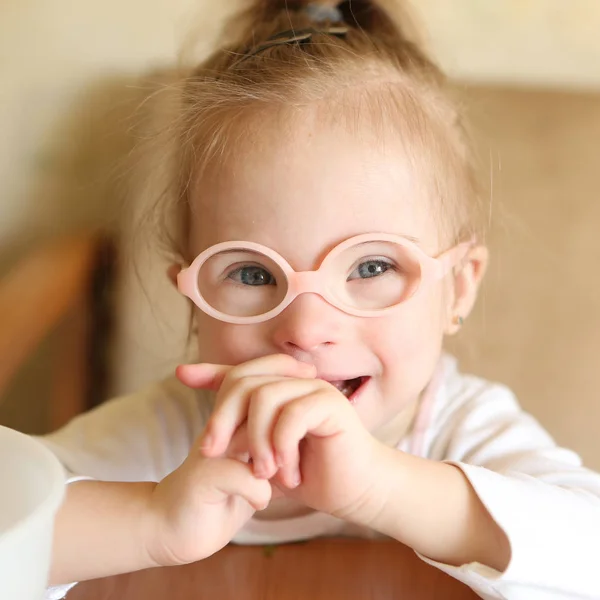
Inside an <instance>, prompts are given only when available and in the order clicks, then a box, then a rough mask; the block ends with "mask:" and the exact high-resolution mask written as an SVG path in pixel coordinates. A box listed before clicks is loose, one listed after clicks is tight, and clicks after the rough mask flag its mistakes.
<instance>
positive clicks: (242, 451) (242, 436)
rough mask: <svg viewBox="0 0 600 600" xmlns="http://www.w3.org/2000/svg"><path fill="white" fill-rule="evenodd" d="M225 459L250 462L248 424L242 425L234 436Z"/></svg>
mask: <svg viewBox="0 0 600 600" xmlns="http://www.w3.org/2000/svg"><path fill="white" fill-rule="evenodd" d="M225 458H233V459H235V460H239V461H240V462H245V463H247V462H249V461H250V450H249V445H248V423H242V425H240V426H239V427H238V428H237V430H236V431H235V433H234V434H233V437H232V438H231V442H230V443H229V446H228V447H227V451H226V452H225Z"/></svg>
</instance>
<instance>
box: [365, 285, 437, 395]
mask: <svg viewBox="0 0 600 600" xmlns="http://www.w3.org/2000/svg"><path fill="white" fill-rule="evenodd" d="M444 323H445V319H444V308H443V302H442V297H441V294H438V293H432V294H427V295H423V296H419V297H417V298H415V299H414V300H413V301H410V302H408V303H407V304H405V305H404V306H402V307H401V308H400V309H399V310H398V312H396V313H394V314H392V315H391V316H389V317H386V318H385V319H381V320H380V322H379V323H378V324H377V326H376V327H373V328H371V330H370V334H369V335H370V338H371V342H370V345H371V348H373V349H374V350H375V351H376V352H377V354H378V355H379V360H380V361H381V363H382V366H383V368H384V371H385V378H384V379H385V381H387V382H388V384H389V385H393V386H394V388H397V387H401V388H403V393H402V394H401V395H402V396H405V395H406V394H408V395H412V394H418V393H420V392H421V391H422V389H423V388H424V387H425V386H426V385H427V383H428V381H429V379H430V378H431V376H432V374H433V371H434V369H435V367H436V365H437V362H438V360H439V356H440V353H441V350H442V342H443V337H444V335H443V332H444Z"/></svg>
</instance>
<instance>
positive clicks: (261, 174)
mask: <svg viewBox="0 0 600 600" xmlns="http://www.w3.org/2000/svg"><path fill="white" fill-rule="evenodd" d="M315 119H316V116H315V115H311V113H310V111H308V110H307V111H304V112H303V114H302V120H298V121H297V122H295V123H294V124H290V123H288V124H287V126H286V127H285V128H284V127H275V126H272V127H270V126H269V124H268V123H264V124H262V126H261V129H260V133H259V135H258V136H256V137H253V138H252V140H251V143H246V144H244V145H243V147H242V146H240V147H239V148H237V149H236V151H235V152H234V153H232V155H231V156H230V158H229V159H228V160H226V161H225V162H224V164H220V165H219V169H218V172H216V171H214V172H212V173H208V174H205V177H204V178H203V179H202V187H201V188H200V187H198V192H199V193H197V200H196V202H195V203H194V204H193V205H192V222H191V238H190V239H191V246H192V247H191V252H192V253H193V255H194V256H195V255H197V254H199V253H200V252H202V251H203V250H205V249H206V248H208V247H209V246H211V245H213V244H216V243H219V242H224V241H232V240H238V241H239V240H244V241H250V242H255V243H259V244H262V245H265V246H268V247H269V248H272V249H273V250H275V251H276V252H278V253H279V254H280V255H281V256H283V257H284V258H285V259H286V260H287V262H288V263H289V264H290V265H291V266H292V267H293V268H294V269H295V270H296V271H307V270H313V269H315V268H317V267H318V266H319V265H320V263H321V261H322V259H323V258H324V256H325V255H326V254H327V252H328V251H330V250H331V249H332V248H333V247H334V246H336V245H337V244H339V243H340V242H341V241H343V240H346V239H348V238H350V237H352V236H355V235H358V234H362V233H372V232H378V233H382V232H385V233H392V234H396V235H400V236H405V237H409V238H412V239H414V240H416V242H417V244H418V245H419V246H420V247H421V248H422V249H423V250H424V251H425V252H426V253H427V254H429V255H432V256H436V255H438V254H439V253H441V252H442V251H444V250H446V248H444V247H441V242H440V239H439V233H438V229H439V228H438V227H437V224H436V223H435V222H434V218H433V215H434V214H435V212H434V211H433V210H431V206H432V205H431V202H430V199H429V198H428V190H425V189H423V185H420V182H419V180H418V177H417V174H416V173H415V172H414V171H413V170H412V168H411V166H410V161H408V160H407V159H406V155H405V151H404V149H403V148H402V145H401V143H399V142H397V141H396V142H395V141H394V140H392V139H388V140H386V141H385V142H383V141H382V140H374V139H369V140H367V139H365V136H361V135H357V134H356V133H354V134H351V133H350V132H349V131H348V130H347V128H345V127H343V126H340V127H335V126H328V127H325V128H324V127H323V125H319V124H318V123H316V122H315ZM390 137H391V136H390ZM467 262H469V260H467ZM477 265H480V262H479V263H477ZM477 265H476V267H473V268H467V275H466V278H463V279H464V281H462V283H460V284H459V286H458V287H460V290H461V292H460V298H458V299H457V296H456V294H455V290H456V289H457V286H456V285H455V283H456V282H453V281H450V280H452V279H453V278H452V277H449V278H447V280H446V281H442V282H438V283H436V284H434V285H433V286H431V287H428V288H427V289H426V290H425V291H423V292H422V293H420V294H419V295H418V296H416V297H415V298H413V299H411V300H409V301H407V302H406V303H404V304H402V305H401V306H400V307H399V308H398V309H397V310H395V311H393V312H391V313H389V314H386V315H385V316H382V317H376V318H364V317H355V316H351V315H348V314H346V313H344V312H342V311H340V310H338V309H337V308H335V307H333V306H331V305H330V304H328V303H327V302H326V301H325V300H324V299H323V298H321V297H320V296H318V295H316V294H302V295H300V296H299V297H297V298H296V299H295V300H294V301H293V302H292V304H290V305H289V306H288V307H287V308H286V309H285V310H284V311H283V312H282V313H280V314H279V315H278V316H276V317H275V318H273V319H271V320H269V321H266V322H263V323H258V324H250V325H232V324H228V323H224V322H221V321H218V320H216V319H213V318H212V317H209V316H207V315H206V314H205V313H203V312H202V311H200V310H197V311H196V315H195V316H196V318H197V322H198V350H199V360H200V361H201V362H214V363H222V364H239V363H242V362H245V361H248V360H251V359H255V358H258V357H261V356H265V355H269V354H276V353H284V354H290V355H292V356H294V357H295V358H297V359H298V360H301V361H304V362H307V363H311V364H314V365H315V366H316V367H317V371H318V376H320V377H322V378H323V379H327V380H328V381H340V380H353V379H355V378H358V377H362V378H368V379H362V381H364V382H366V383H363V385H362V387H361V390H360V392H359V394H358V397H357V400H356V403H355V406H356V410H357V412H358V414H359V416H360V418H361V419H362V421H363V423H364V424H365V426H366V427H367V428H368V429H369V430H370V431H371V432H373V433H374V434H375V435H378V434H380V437H382V436H384V435H385V434H384V433H383V432H384V431H386V430H387V428H388V427H389V426H390V423H392V422H393V420H394V419H395V418H398V417H397V415H399V414H401V413H402V412H403V411H404V409H406V408H408V407H409V406H411V405H412V404H413V402H414V401H415V400H416V399H417V398H418V396H419V394H420V393H421V392H422V390H423V389H424V388H425V386H426V385H427V383H428V381H429V380H430V378H431V376H432V373H433V370H434V369H435V366H436V364H437V362H438V359H439V357H440V352H441V346H442V340H443V337H444V333H445V332H450V331H451V330H452V329H453V327H454V325H453V324H452V320H453V317H455V316H457V315H460V316H462V317H465V316H466V312H468V310H469V309H470V306H471V304H472V301H473V300H474V296H475V293H476V288H477V283H478V281H479V277H480V274H481V273H482V271H483V270H482V269H480V268H478V267H477ZM469 273H470V274H471V276H469ZM465 282H466V283H465ZM461 302H462V304H461ZM457 306H459V308H460V310H461V312H457V311H456V308H457Z"/></svg>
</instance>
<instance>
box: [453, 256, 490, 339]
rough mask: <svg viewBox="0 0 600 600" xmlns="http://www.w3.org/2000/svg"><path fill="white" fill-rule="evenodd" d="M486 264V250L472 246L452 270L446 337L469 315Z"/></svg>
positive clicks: (487, 257)
mask: <svg viewBox="0 0 600 600" xmlns="http://www.w3.org/2000/svg"><path fill="white" fill-rule="evenodd" d="M488 262H489V252H488V249H487V248H486V247H485V246H473V247H472V248H471V249H470V250H469V252H468V254H467V256H466V257H465V258H464V260H463V261H462V263H461V264H460V265H459V266H458V267H457V268H456V269H455V270H454V281H453V284H454V285H453V298H452V302H451V303H450V307H449V311H448V316H447V319H448V322H447V323H446V331H445V332H446V335H454V334H455V333H456V332H458V331H459V330H460V328H461V325H462V321H463V320H465V319H466V318H467V317H468V316H469V315H470V314H471V311H472V310H473V306H474V305H475V301H476V300H477V294H478V293H479V286H480V285H481V282H482V280H483V276H484V275H485V272H486V270H487V266H488Z"/></svg>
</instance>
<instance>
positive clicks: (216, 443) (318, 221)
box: [44, 0, 600, 599]
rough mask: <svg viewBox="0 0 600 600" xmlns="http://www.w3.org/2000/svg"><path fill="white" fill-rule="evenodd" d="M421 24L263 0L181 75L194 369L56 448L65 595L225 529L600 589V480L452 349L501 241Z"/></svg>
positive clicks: (85, 420)
mask: <svg viewBox="0 0 600 600" xmlns="http://www.w3.org/2000/svg"><path fill="white" fill-rule="evenodd" d="M397 1H399V0H397ZM403 19H404V17H402V15H401V14H400V10H399V7H398V6H397V5H396V3H395V2H392V1H391V0H390V2H387V3H386V4H385V7H384V3H383V0H382V1H381V4H380V3H379V2H376V1H374V0H371V1H369V0H362V1H359V0H347V1H346V2H342V3H341V4H339V3H338V4H336V5H333V4H327V3H325V2H323V4H306V3H304V2H293V1H292V0H288V1H287V2H286V1H285V0H280V1H278V0H272V1H266V0H263V1H258V0H257V1H256V2H255V6H253V7H251V9H250V10H249V11H248V12H247V14H245V16H244V17H243V18H242V19H241V20H239V21H238V22H236V23H235V24H236V25H238V31H237V34H236V35H237V37H236V41H234V42H230V43H228V45H226V46H224V47H223V48H222V49H220V50H219V51H217V52H216V53H215V54H214V55H213V56H212V57H211V58H210V59H209V60H208V61H207V62H206V63H205V64H203V65H202V66H201V67H200V68H198V69H197V71H196V72H195V73H194V74H193V76H192V77H191V78H189V80H187V81H186V82H185V84H184V85H183V87H182V93H181V104H180V111H181V112H180V115H179V116H178V118H177V119H176V120H175V123H174V125H173V128H174V132H175V133H174V136H175V137H174V143H175V146H176V147H177V148H178V151H179V154H178V160H177V165H178V167H177V172H176V175H175V177H174V182H175V185H176V190H175V193H174V196H175V197H176V199H177V201H176V202H173V203H171V204H168V205H166V206H165V211H166V212H165V218H164V219H163V220H162V221H163V222H164V224H165V228H166V230H167V231H166V233H167V234H169V236H170V239H172V241H173V247H172V249H173V251H174V253H175V254H176V256H177V259H176V261H174V262H175V263H176V264H174V266H173V267H172V268H171V270H170V276H171V278H172V280H173V282H174V283H175V284H176V285H177V286H178V288H179V290H180V291H181V292H182V293H183V294H185V295H186V296H187V297H188V298H189V299H190V300H191V303H192V305H193V308H194V319H195V322H196V324H197V329H198V342H197V349H198V356H199V360H198V364H194V365H186V366H182V367H181V368H180V369H179V370H178V373H177V375H178V379H179V381H177V380H176V379H175V378H173V379H171V380H168V381H166V382H163V383H160V384H158V385H156V386H154V387H152V388H150V389H148V390H145V391H143V392H141V393H139V394H134V395H132V396H129V397H126V398H121V399H117V400H114V401H112V402H108V403H106V404H105V405H103V406H101V407H99V408H98V409H96V410H94V411H92V412H90V413H89V414H86V415H83V416H81V417H79V418H77V419H76V420H75V421H74V422H72V423H71V424H69V425H68V426H67V427H65V428H64V429H62V430H61V431H58V432H56V433H54V434H52V435H50V436H48V437H47V438H45V440H44V441H45V443H46V444H47V445H48V446H49V447H50V448H51V449H52V450H53V451H54V452H55V453H56V454H57V456H58V457H59V458H60V459H61V460H62V461H63V463H64V465H65V467H66V468H67V469H68V471H69V472H70V474H71V475H72V477H71V478H70V485H69V488H68V492H67V497H66V501H65V504H64V506H63V507H62V509H61V511H60V513H59V516H58V518H57V522H56V538H55V547H54V562H53V568H52V575H51V577H52V583H53V584H55V585H56V586H57V587H54V588H52V589H50V590H49V592H48V597H60V596H61V595H62V593H64V591H65V590H66V589H67V588H65V587H64V586H59V585H58V584H66V583H67V582H73V581H78V580H82V579H86V578H94V577H100V576H106V575H110V574H115V573H120V572H126V571H132V570H136V569H143V568H146V567H151V566H156V565H175V564H182V563H189V562H192V561H197V560H201V559H203V558H205V557H207V556H209V555H211V554H213V553H214V552H217V551H218V550H219V549H221V548H222V547H223V546H224V545H225V544H227V543H228V542H230V541H232V540H233V541H234V542H237V543H244V544H253V543H256V544H262V543H280V542H286V541H291V540H300V539H306V538H312V537H315V536H321V535H370V534H373V535H377V534H382V535H386V536H391V537H393V538H395V539H397V540H399V541H400V542H402V543H404V544H407V545H409V546H410V547H412V548H413V549H414V550H415V551H416V552H417V553H418V554H419V556H420V557H422V559H423V560H425V561H427V562H429V563H431V564H433V565H435V566H436V567H438V568H439V569H442V570H443V571H445V572H447V573H449V574H450V575H452V576H454V577H455V578H457V579H459V580H461V581H463V582H465V583H466V584H467V585H469V586H471V588H473V590H475V591H476V592H477V593H478V594H479V595H480V596H482V597H485V598H509V599H510V598H515V599H516V598H519V599H521V598H527V599H531V598H575V597H582V598H583V597H585V598H600V576H599V575H598V574H597V562H598V556H599V554H598V546H599V543H600V477H599V476H598V475H596V474H594V473H592V472H590V471H588V470H586V469H584V468H583V467H582V466H581V464H580V461H579V459H578V458H577V456H575V455H574V454H573V453H572V452H569V451H567V450H563V449H560V448H557V447H556V446H555V444H554V443H553V441H552V439H551V438H550V437H549V435H548V434H547V433H546V432H545V431H544V430H543V429H542V428H541V427H540V426H539V425H538V424H537V423H536V421H535V420H533V419H532V418H531V417H530V416H529V415H527V414H524V413H523V412H522V411H521V409H520V408H519V406H518V404H517V402H516V401H515V399H514V397H513V395H512V394H511V392H510V391H509V390H507V389H506V388H504V387H501V386H499V385H495V384H492V383H489V382H486V381H483V380H481V379H477V378H474V377H470V376H466V375H463V374H461V373H460V372H459V371H458V368H457V365H456V363H455V361H454V360H453V359H452V358H450V357H448V356H445V355H443V354H442V350H441V348H442V343H443V339H444V337H445V336H446V335H452V334H454V333H456V332H457V331H458V330H459V329H460V326H461V324H462V323H463V320H464V319H465V318H466V317H467V316H468V314H469V312H470V311H471V308H472V306H473V304H474V302H475V298H476V296H477V291H478V288H479V284H480V281H481V279H482V276H483V274H484V271H485V267H486V264H487V252H486V249H485V247H484V246H483V245H482V242H481V234H480V230H479V227H478V214H479V213H480V212H481V211H480V210H479V209H480V206H479V205H478V203H479V197H478V194H477V186H476V184H475V177H474V173H473V166H472V159H471V157H470V150H469V147H468V145H467V142H466V136H465V134H464V131H463V126H462V123H461V117H460V115H459V114H458V112H457V108H456V106H455V105H454V104H453V103H452V101H451V99H450V97H449V94H448V92H447V90H446V88H445V83H444V79H443V77H442V75H441V74H440V72H439V71H438V69H437V68H436V67H435V66H434V65H433V64H432V62H431V61H430V60H429V59H428V58H427V57H426V56H425V55H424V54H423V52H422V51H421V50H420V49H419V48H418V47H417V46H416V45H415V43H414V42H413V41H411V37H410V36H409V34H408V32H407V31H406V26H405V24H404V21H403ZM156 482H158V483H156ZM67 587H68V586H67Z"/></svg>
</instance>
